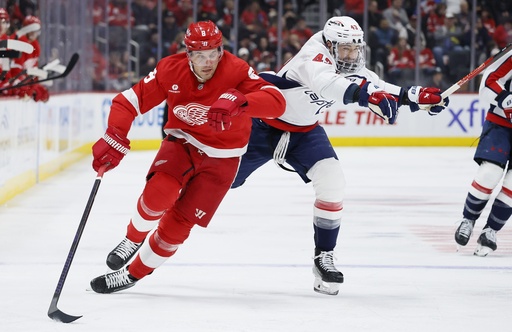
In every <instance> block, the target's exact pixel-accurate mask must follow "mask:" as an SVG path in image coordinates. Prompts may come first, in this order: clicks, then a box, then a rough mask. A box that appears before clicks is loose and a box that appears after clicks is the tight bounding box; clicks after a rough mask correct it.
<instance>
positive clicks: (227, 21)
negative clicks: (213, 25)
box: [217, 0, 235, 36]
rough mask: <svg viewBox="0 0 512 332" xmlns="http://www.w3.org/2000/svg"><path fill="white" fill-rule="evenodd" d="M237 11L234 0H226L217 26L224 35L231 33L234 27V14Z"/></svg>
mask: <svg viewBox="0 0 512 332" xmlns="http://www.w3.org/2000/svg"><path fill="white" fill-rule="evenodd" d="M234 11H235V2H234V0H224V2H223V7H222V11H221V14H220V15H219V20H218V21H217V26H218V27H219V29H220V30H221V32H222V35H223V36H230V35H231V28H232V27H233V16H234Z"/></svg>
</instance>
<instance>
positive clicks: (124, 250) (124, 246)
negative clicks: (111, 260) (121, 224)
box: [114, 238, 140, 259]
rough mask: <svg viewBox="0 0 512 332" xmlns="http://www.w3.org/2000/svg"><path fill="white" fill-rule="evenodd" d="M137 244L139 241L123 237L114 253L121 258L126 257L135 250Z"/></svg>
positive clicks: (137, 246)
mask: <svg viewBox="0 0 512 332" xmlns="http://www.w3.org/2000/svg"><path fill="white" fill-rule="evenodd" d="M139 246H140V243H135V242H132V241H130V240H128V239H127V238H125V239H124V240H123V241H121V243H120V244H119V245H118V246H117V248H116V249H115V250H114V253H115V254H116V255H117V256H119V257H121V258H122V259H126V258H128V257H130V255H131V254H133V253H134V252H135V251H137V249H138V248H139Z"/></svg>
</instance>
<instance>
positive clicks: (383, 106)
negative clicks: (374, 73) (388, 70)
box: [358, 82, 398, 124]
mask: <svg viewBox="0 0 512 332" xmlns="http://www.w3.org/2000/svg"><path fill="white" fill-rule="evenodd" d="M358 103H359V106H364V107H368V108H369V109H370V110H371V111H372V112H373V113H375V114H377V115H378V116H380V117H381V118H382V119H384V120H385V121H386V122H387V123H389V124H393V123H395V121H396V118H397V116H398V102H397V98H396V97H395V96H393V95H392V94H390V93H387V92H386V91H384V90H382V89H380V88H377V87H376V86H375V85H373V84H372V83H370V82H367V83H365V84H364V85H363V87H362V88H361V90H359V100H358Z"/></svg>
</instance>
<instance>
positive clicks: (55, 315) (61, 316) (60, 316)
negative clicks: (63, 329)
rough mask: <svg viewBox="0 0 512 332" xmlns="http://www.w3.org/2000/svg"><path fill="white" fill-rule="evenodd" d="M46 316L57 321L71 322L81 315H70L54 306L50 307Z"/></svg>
mask: <svg viewBox="0 0 512 332" xmlns="http://www.w3.org/2000/svg"><path fill="white" fill-rule="evenodd" d="M48 317H50V318H51V319H53V320H55V321H57V322H61V323H71V322H74V321H75V320H77V319H78V318H81V317H82V316H71V315H68V314H66V313H63V312H62V311H60V310H59V309H58V308H57V307H55V308H50V310H48Z"/></svg>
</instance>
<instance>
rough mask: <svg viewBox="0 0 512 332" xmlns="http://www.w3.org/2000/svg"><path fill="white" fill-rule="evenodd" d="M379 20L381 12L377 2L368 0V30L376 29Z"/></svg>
mask: <svg viewBox="0 0 512 332" xmlns="http://www.w3.org/2000/svg"><path fill="white" fill-rule="evenodd" d="M381 20H382V13H381V11H380V10H379V3H378V2H377V1H376V0H372V1H370V3H369V4H368V28H369V29H370V31H373V30H375V29H377V28H378V27H379V24H380V21H381ZM361 26H362V25H361Z"/></svg>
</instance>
